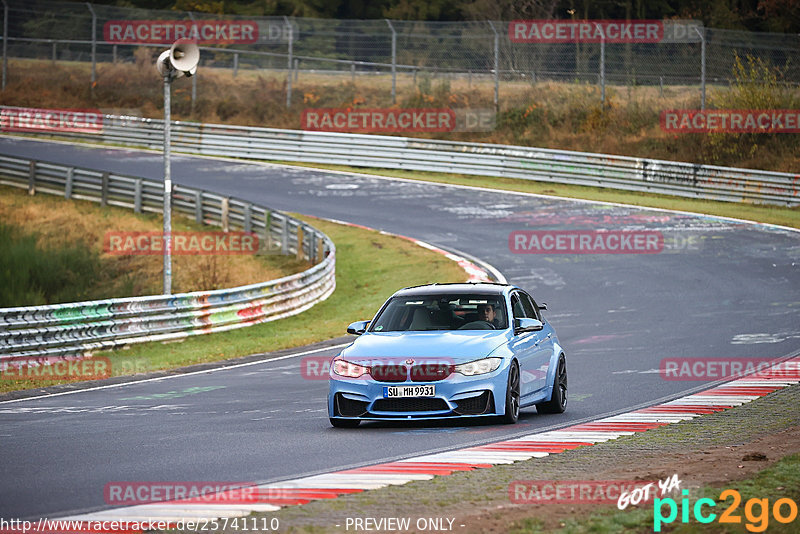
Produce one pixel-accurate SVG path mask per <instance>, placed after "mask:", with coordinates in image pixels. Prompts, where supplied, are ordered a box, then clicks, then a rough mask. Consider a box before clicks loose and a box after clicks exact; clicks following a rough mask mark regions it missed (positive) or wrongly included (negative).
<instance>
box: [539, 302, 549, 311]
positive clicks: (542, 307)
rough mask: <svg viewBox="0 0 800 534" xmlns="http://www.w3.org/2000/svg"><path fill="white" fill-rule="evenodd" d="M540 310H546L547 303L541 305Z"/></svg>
mask: <svg viewBox="0 0 800 534" xmlns="http://www.w3.org/2000/svg"><path fill="white" fill-rule="evenodd" d="M539 309H540V310H546V309H547V303H546V302H542V303H541V304H539Z"/></svg>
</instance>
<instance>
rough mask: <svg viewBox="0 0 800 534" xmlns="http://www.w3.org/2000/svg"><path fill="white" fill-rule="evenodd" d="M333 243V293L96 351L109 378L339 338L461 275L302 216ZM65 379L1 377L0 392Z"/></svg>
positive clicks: (426, 255) (399, 246)
mask: <svg viewBox="0 0 800 534" xmlns="http://www.w3.org/2000/svg"><path fill="white" fill-rule="evenodd" d="M298 217H299V218H301V219H304V220H306V221H307V222H308V223H309V224H312V225H314V226H315V227H316V228H319V229H320V230H322V231H323V232H324V233H325V234H327V235H328V236H329V237H331V239H333V241H334V243H335V244H336V253H337V256H336V291H335V292H334V293H333V295H331V297H329V298H328V299H327V300H326V301H324V302H321V303H319V304H317V305H316V306H314V307H313V308H311V309H310V310H308V311H306V312H303V313H302V314H300V315H296V316H294V317H289V318H287V319H282V320H279V321H274V322H269V323H264V324H260V325H254V326H250V327H247V328H242V329H238V330H233V331H230V332H220V333H215V334H208V335H202V336H193V337H189V338H186V339H185V340H183V341H181V342H172V343H142V344H137V345H131V346H129V348H127V349H125V350H122V351H111V352H105V353H99V354H98V356H107V357H108V358H109V359H110V361H111V369H112V376H119V375H122V374H132V373H137V372H151V371H157V370H164V369H174V368H177V367H184V366H187V365H193V364H198V363H206V362H214V361H219V360H227V359H231V358H237V357H240V356H246V355H250V354H254V353H260V352H267V351H274V350H279V349H284V348H289V347H296V346H300V345H306V344H309V343H313V342H317V341H323V340H326V339H331V338H335V337H339V336H342V335H344V334H345V328H346V327H347V325H348V324H349V323H351V322H353V321H356V320H359V319H368V318H371V317H372V315H373V314H374V313H375V311H376V310H377V308H378V307H379V306H380V305H381V304H382V303H383V301H384V300H386V298H387V297H389V295H391V294H392V293H393V292H394V291H396V290H397V289H399V288H401V287H405V286H410V285H416V284H421V283H428V282H453V281H463V280H465V279H466V275H465V274H464V271H463V270H462V269H461V268H460V267H459V266H458V265H457V264H456V263H455V262H453V261H451V260H448V259H446V258H444V257H443V256H441V255H439V254H437V253H435V252H431V251H429V250H426V249H423V248H421V247H419V246H417V245H415V244H414V243H411V242H409V241H407V240H404V239H401V238H398V237H392V236H387V235H382V234H380V233H379V232H376V231H372V230H364V229H361V228H353V227H350V226H343V225H340V224H335V223H331V222H327V221H322V220H319V219H313V218H306V217H302V216H298ZM59 383H64V382H58V381H39V380H37V381H31V380H26V381H23V380H2V381H0V393H5V392H9V391H15V390H19V389H30V388H40V387H46V386H50V385H55V384H59Z"/></svg>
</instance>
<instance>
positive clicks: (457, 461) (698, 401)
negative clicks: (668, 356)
mask: <svg viewBox="0 0 800 534" xmlns="http://www.w3.org/2000/svg"><path fill="white" fill-rule="evenodd" d="M797 383H800V357H796V358H793V359H790V360H786V361H783V362H780V363H777V364H775V365H773V366H771V367H769V368H767V369H765V370H762V371H759V372H758V373H757V374H755V375H750V376H746V377H743V378H740V379H736V380H732V381H730V382H727V383H724V384H722V385H719V386H715V387H713V388H711V389H707V390H704V391H700V392H698V393H693V394H691V395H687V396H685V397H681V398H679V399H676V400H672V401H669V402H665V403H663V404H658V405H655V406H650V407H648V408H642V409H638V410H634V411H632V412H628V413H624V414H619V415H615V416H612V417H605V418H602V419H598V420H596V421H592V422H588V423H580V424H576V425H573V426H569V427H566V428H562V429H559V430H550V431H546V432H541V433H538V434H530V435H527V436H523V437H520V438H515V439H510V440H505V441H499V442H495V443H488V444H485V445H479V446H474V447H467V448H464V449H459V450H455V451H448V452H441V453H435V454H427V455H424V456H417V457H414V458H408V459H405V460H400V461H396V462H387V463H382V464H377V465H370V466H365V467H358V468H355V469H346V470H342V471H336V472H333V473H326V474H322V475H315V476H309V477H303V478H297V479H293V480H287V481H283V482H276V483H273V484H264V485H261V486H258V487H257V491H256V492H254V495H253V497H252V499H248V502H235V501H234V500H233V499H231V501H232V502H230V503H226V495H225V494H224V493H220V494H214V495H205V496H203V499H204V500H206V501H212V502H213V503H214V504H206V503H196V501H195V502H193V503H185V502H183V503H182V502H180V501H170V502H159V503H155V504H142V505H137V506H129V507H124V508H115V509H112V510H105V511H101V512H94V513H90V514H82V515H74V516H70V517H65V518H61V520H72V521H82V522H86V523H87V524H88V522H97V521H109V520H120V521H122V520H129V521H142V520H162V521H170V522H175V523H177V522H178V521H181V520H184V521H187V520H193V521H197V520H198V519H207V520H213V519H221V518H235V517H244V516H247V515H249V514H250V513H252V512H274V511H276V510H279V509H281V508H283V507H286V506H297V505H303V504H306V503H309V502H311V501H315V500H320V499H334V498H337V497H339V496H341V495H350V494H353V493H360V492H363V491H367V490H372V489H378V488H383V487H386V486H390V485H401V484H406V483H408V482H412V481H415V480H430V479H432V478H434V477H435V476H444V475H450V474H452V473H455V472H461V471H472V470H475V469H485V468H489V467H492V466H494V465H498V464H513V463H515V462H519V461H523V460H529V459H531V458H543V457H545V456H548V455H550V454H558V453H560V452H564V451H566V450H571V449H576V448H578V447H585V446H591V445H594V444H595V443H601V442H605V441H609V440H613V439H616V438H618V437H620V436H628V435H633V434H636V433H638V432H644V431H647V430H650V429H652V428H658V427H661V426H664V425H669V424H671V423H677V422H680V421H684V420H688V419H693V418H695V417H701V416H703V415H706V414H710V413H714V412H720V411H724V410H727V409H729V408H733V407H735V406H740V405H742V404H745V403H747V402H750V401H752V400H755V399H758V398H761V397H764V396H766V395H768V394H770V393H772V392H775V391H778V390H780V389H783V388H786V387H788V386H791V385H794V384H797ZM83 531H91V530H83Z"/></svg>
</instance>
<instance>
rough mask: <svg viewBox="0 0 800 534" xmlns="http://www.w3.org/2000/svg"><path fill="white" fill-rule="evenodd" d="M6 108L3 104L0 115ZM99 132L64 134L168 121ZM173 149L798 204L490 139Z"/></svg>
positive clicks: (708, 174) (748, 180)
mask: <svg viewBox="0 0 800 534" xmlns="http://www.w3.org/2000/svg"><path fill="white" fill-rule="evenodd" d="M5 109H19V108H7V107H5V106H0V113H2V110H5ZM103 121H104V122H103V130H102V132H98V133H74V132H72V133H68V132H63V133H54V132H43V133H45V134H50V135H57V136H59V137H67V138H73V139H75V138H80V139H88V140H92V141H103V142H108V143H115V144H122V145H128V146H136V147H146V148H151V149H161V148H162V141H163V139H162V136H163V134H162V128H163V120H160V119H147V118H140V117H126V116H116V115H105V116H104V119H103ZM172 139H173V141H172V147H173V149H174V150H175V151H179V152H184V153H189V154H201V155H208V156H229V157H238V158H248V159H257V160H281V161H298V162H307V163H336V164H341V165H350V166H355V167H378V168H390V169H406V170H419V171H434V172H447V173H460V174H470V175H481V176H499V177H506V178H519V179H524V180H537V181H545V182H555V183H563V184H576V185H587V186H596V187H607V188H613V189H622V190H629V191H643V192H649V193H660V194H666V195H675V196H682V197H690V198H701V199H708V200H722V201H729V202H751V203H764V204H778V205H786V206H795V205H797V204H798V203H800V174H789V173H780V172H768V171H759V170H752V169H738V168H733V167H718V166H712V165H698V164H692V163H682V162H675V161H665V160H655V159H645V158H635V157H629V156H614V155H607V154H591V153H585V152H571V151H566V150H553V149H544V148H530V147H522V146H512V145H491V144H485V143H460V142H453V141H439V140H430V139H417V138H412V137H395V136H388V135H363V134H347V133H329V132H309V131H299V130H279V129H272V128H253V127H243V126H226V125H217V124H201V123H191V122H180V121H176V122H174V125H173V126H172Z"/></svg>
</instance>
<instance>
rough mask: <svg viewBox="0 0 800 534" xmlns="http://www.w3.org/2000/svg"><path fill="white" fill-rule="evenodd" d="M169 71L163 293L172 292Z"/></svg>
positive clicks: (167, 83) (166, 78) (168, 78)
mask: <svg viewBox="0 0 800 534" xmlns="http://www.w3.org/2000/svg"><path fill="white" fill-rule="evenodd" d="M171 82H172V75H171V73H169V72H168V73H167V74H165V75H164V235H163V237H164V294H165V295H171V294H172V172H171V169H170V162H169V152H170V128H171V124H170V120H171V116H170V115H171V113H170V105H171V103H170V84H171Z"/></svg>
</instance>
